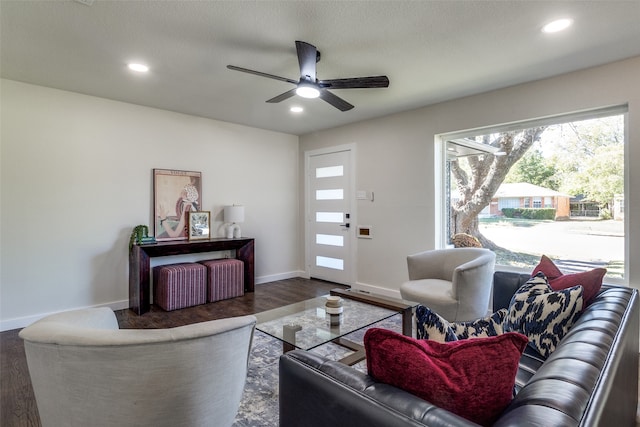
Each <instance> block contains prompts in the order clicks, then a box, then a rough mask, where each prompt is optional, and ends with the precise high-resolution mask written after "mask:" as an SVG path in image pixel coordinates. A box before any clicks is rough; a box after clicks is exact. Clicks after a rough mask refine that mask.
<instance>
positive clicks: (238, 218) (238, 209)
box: [224, 205, 244, 222]
mask: <svg viewBox="0 0 640 427" xmlns="http://www.w3.org/2000/svg"><path fill="white" fill-rule="evenodd" d="M224 221H225V222H243V221H244V206H237V205H233V206H225V207H224Z"/></svg>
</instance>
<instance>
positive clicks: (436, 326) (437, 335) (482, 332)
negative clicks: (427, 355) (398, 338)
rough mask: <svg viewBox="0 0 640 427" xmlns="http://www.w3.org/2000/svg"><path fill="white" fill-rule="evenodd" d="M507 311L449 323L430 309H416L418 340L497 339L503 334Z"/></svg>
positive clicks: (419, 307)
mask: <svg viewBox="0 0 640 427" xmlns="http://www.w3.org/2000/svg"><path fill="white" fill-rule="evenodd" d="M506 316H507V310H506V309H504V308H503V309H502V310H499V311H496V312H495V313H493V314H492V315H491V316H488V317H484V318H482V319H477V320H473V321H470V322H449V321H447V320H446V319H445V318H443V317H442V316H440V315H439V314H437V313H436V312H434V311H432V310H431V309H430V308H429V307H425V306H423V305H419V306H418V307H417V308H416V325H417V328H416V329H417V337H418V339H429V340H434V341H438V342H449V341H458V340H462V339H467V338H483V337H495V336H497V335H500V334H502V332H503V327H502V324H503V322H504V319H505V317H506Z"/></svg>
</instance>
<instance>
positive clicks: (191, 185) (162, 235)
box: [153, 169, 202, 241]
mask: <svg viewBox="0 0 640 427" xmlns="http://www.w3.org/2000/svg"><path fill="white" fill-rule="evenodd" d="M201 194H202V173H201V172H191V171H180V170H173V169H154V170H153V218H154V232H155V237H156V240H157V241H163V240H187V239H188V238H189V233H188V228H189V217H188V213H189V212H192V211H199V210H200V209H201V207H202V199H201V198H200V195H201Z"/></svg>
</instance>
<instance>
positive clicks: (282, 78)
mask: <svg viewBox="0 0 640 427" xmlns="http://www.w3.org/2000/svg"><path fill="white" fill-rule="evenodd" d="M227 68H228V69H230V70H234V71H242V72H243V73H249V74H255V75H256V76H261V77H267V78H269V79H274V80H280V81H281V82H287V83H292V84H294V85H297V84H298V82H297V81H295V80H291V79H288V78H286V77H280V76H274V75H273V74H267V73H263V72H262V71H255V70H250V69H248V68H242V67H236V66H235V65H227Z"/></svg>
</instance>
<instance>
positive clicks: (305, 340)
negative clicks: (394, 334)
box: [256, 288, 417, 365]
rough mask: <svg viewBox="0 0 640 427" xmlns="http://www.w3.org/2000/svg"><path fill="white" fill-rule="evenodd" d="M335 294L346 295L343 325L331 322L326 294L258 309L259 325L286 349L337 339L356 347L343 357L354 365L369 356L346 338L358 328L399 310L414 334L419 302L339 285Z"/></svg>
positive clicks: (306, 347) (406, 331) (406, 330)
mask: <svg viewBox="0 0 640 427" xmlns="http://www.w3.org/2000/svg"><path fill="white" fill-rule="evenodd" d="M331 295H338V296H340V297H342V298H343V299H344V301H343V303H344V312H343V314H342V318H341V322H340V324H339V325H331V324H330V321H329V316H328V315H327V314H326V312H325V306H324V304H325V301H326V297H327V296H326V295H325V296H321V297H318V298H312V299H309V300H306V301H302V302H299V303H294V304H290V305H287V306H284V307H280V308H276V309H273V310H268V311H265V312H262V313H257V314H256V317H257V318H258V324H257V325H256V329H258V330H259V331H261V332H263V333H266V334H267V335H270V336H272V337H274V338H276V339H278V340H280V341H282V350H283V352H285V353H286V352H287V351H291V350H293V349H295V348H300V349H303V350H311V349H313V348H315V347H319V346H321V345H324V344H327V343H329V342H333V343H335V344H338V345H341V346H343V347H346V348H349V349H350V350H352V351H354V353H352V354H350V355H349V356H347V357H344V358H342V359H341V360H340V362H341V363H344V364H347V365H353V364H355V363H358V362H359V361H361V360H363V359H364V358H365V351H364V347H363V346H362V345H360V344H358V343H355V342H353V341H350V340H348V339H346V338H344V336H345V335H348V334H350V333H352V332H355V331H357V330H360V329H363V328H366V327H368V326H371V325H373V324H375V323H377V322H380V321H382V320H385V319H388V318H390V317H392V316H395V315H396V314H398V313H400V314H402V332H403V334H405V335H408V336H411V334H412V314H413V308H414V307H415V306H416V305H417V303H413V302H410V301H403V300H396V299H392V298H387V297H383V296H379V295H371V294H366V293H361V292H357V291H352V290H351V289H342V288H336V289H332V290H331Z"/></svg>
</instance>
